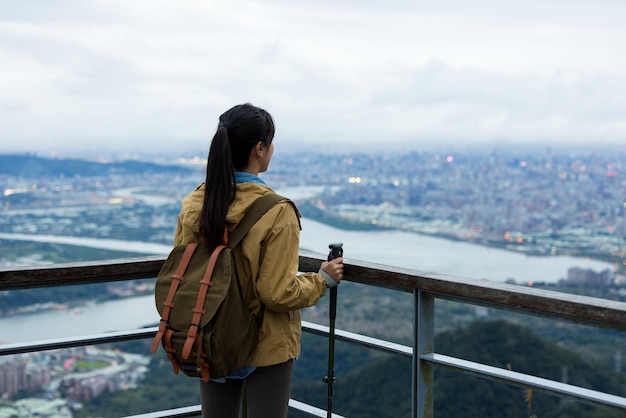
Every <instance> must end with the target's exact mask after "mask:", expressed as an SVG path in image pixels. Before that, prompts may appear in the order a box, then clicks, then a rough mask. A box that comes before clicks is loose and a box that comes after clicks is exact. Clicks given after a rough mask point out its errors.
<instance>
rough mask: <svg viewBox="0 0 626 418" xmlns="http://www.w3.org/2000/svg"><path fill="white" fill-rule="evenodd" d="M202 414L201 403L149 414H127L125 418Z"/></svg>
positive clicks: (164, 417) (193, 415) (197, 415)
mask: <svg viewBox="0 0 626 418" xmlns="http://www.w3.org/2000/svg"><path fill="white" fill-rule="evenodd" d="M201 415H202V407H201V406H200V405H194V406H186V407H183V408H176V409H166V410H163V411H156V412H149V413H147V414H139V415H127V416H126V417H124V418H178V417H199V416H201Z"/></svg>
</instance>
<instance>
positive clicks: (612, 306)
mask: <svg viewBox="0 0 626 418" xmlns="http://www.w3.org/2000/svg"><path fill="white" fill-rule="evenodd" d="M325 259H326V256H325V255H322V254H317V253H312V252H305V251H302V252H301V253H300V270H301V271H317V269H318V268H319V265H320V263H321V262H322V261H324V260H325ZM164 260H165V256H149V257H133V258H122V259H116V260H105V261H92V262H80V263H68V264H55V265H49V266H40V267H30V268H23V267H16V268H9V269H3V270H0V291H2V290H15V289H26V288H34V287H54V286H66V285H77V284H88V283H105V282H112V281H120V280H131V279H145V278H153V277H156V275H157V273H158V271H159V269H160V268H161V265H162V264H163V261H164ZM344 264H345V269H344V270H345V277H344V280H347V281H352V282H355V283H362V284H368V285H373V286H378V287H385V288H390V289H395V290H400V291H405V292H413V291H415V290H417V289H419V290H421V291H424V292H428V293H432V294H433V295H435V296H436V297H437V298H440V299H449V300H457V301H461V302H465V303H471V304H475V305H482V306H488V307H496V308H504V309H507V310H511V311H520V312H524V313H528V314H534V315H540V316H549V317H556V318H562V319H566V320H569V321H572V322H576V323H582V324H589V325H594V326H599V327H604V328H610V329H614V330H620V331H626V302H618V301H611V300H607V299H600V298H594V297H589V296H580V295H573V294H566V293H561V292H557V291H552V290H545V289H537V288H533V287H528V286H520V285H513V284H506V283H497V282H493V281H487V280H476V279H468V278H463V277H458V276H451V275H445V274H436V273H427V272H422V271H419V270H411V269H405V268H401V267H395V266H388V265H383V264H377V263H370V262H367V261H361V260H352V259H347V258H346V259H345V261H344Z"/></svg>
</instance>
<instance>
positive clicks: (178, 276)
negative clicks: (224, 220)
mask: <svg viewBox="0 0 626 418" xmlns="http://www.w3.org/2000/svg"><path fill="white" fill-rule="evenodd" d="M197 247H198V244H197V243H192V244H189V245H188V246H187V248H185V252H184V253H183V257H182V259H181V260H180V264H179V265H178V268H177V269H176V272H174V274H172V283H171V284H170V289H169V292H168V293H167V298H166V299H165V302H163V315H162V316H161V320H160V321H159V330H158V331H157V333H156V335H155V336H154V340H153V341H152V347H151V348H150V351H151V352H152V354H154V353H155V352H156V350H157V347H158V346H159V342H160V341H161V339H162V338H163V335H165V330H166V329H167V326H168V321H169V319H170V312H171V310H172V308H173V307H174V295H175V294H176V290H178V286H179V285H180V282H182V281H183V280H185V270H187V266H188V265H189V261H190V260H191V256H192V255H193V253H194V251H196V248H197Z"/></svg>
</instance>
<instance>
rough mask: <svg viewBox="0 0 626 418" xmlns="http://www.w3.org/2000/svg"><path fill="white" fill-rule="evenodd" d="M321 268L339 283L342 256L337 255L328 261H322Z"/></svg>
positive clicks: (341, 272) (341, 271) (341, 273)
mask: <svg viewBox="0 0 626 418" xmlns="http://www.w3.org/2000/svg"><path fill="white" fill-rule="evenodd" d="M321 269H322V270H324V271H325V272H326V273H327V274H328V275H329V276H330V277H332V278H333V280H334V281H336V282H337V283H339V282H340V281H341V279H342V278H343V257H337V258H334V259H332V260H330V261H324V262H323V263H322V267H321Z"/></svg>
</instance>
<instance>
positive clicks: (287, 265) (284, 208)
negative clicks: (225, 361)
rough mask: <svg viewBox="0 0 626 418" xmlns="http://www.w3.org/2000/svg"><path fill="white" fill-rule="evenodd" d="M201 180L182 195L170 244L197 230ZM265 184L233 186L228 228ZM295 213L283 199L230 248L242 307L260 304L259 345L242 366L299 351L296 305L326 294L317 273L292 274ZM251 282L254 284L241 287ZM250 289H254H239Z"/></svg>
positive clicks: (187, 238)
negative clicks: (233, 248)
mask: <svg viewBox="0 0 626 418" xmlns="http://www.w3.org/2000/svg"><path fill="white" fill-rule="evenodd" d="M204 190H205V188H204V183H202V184H201V185H200V186H198V188H196V190H194V191H193V192H191V193H189V194H188V195H187V196H185V197H184V198H183V201H182V208H181V211H180V214H179V216H178V223H177V226H176V233H175V235H174V245H175V246H176V245H180V244H188V243H190V242H193V240H194V232H195V233H196V234H197V233H198V232H199V221H198V217H199V215H200V210H201V209H202V201H203V199H204ZM271 192H272V189H270V188H269V187H267V186H265V185H262V184H258V183H253V182H246V183H240V184H237V192H236V194H235V200H234V201H233V203H232V204H231V206H230V208H229V210H228V215H227V217H226V222H227V226H228V230H229V231H232V230H233V229H234V228H235V226H237V224H238V223H239V222H240V221H241V220H242V219H243V217H244V215H245V213H246V211H247V210H248V209H249V208H250V206H251V205H252V203H253V202H254V201H255V200H256V199H257V198H259V197H261V196H262V195H264V194H266V193H271ZM299 216H300V214H299V213H296V211H295V210H294V207H293V206H292V205H291V204H290V203H289V202H281V203H278V204H277V205H275V206H274V207H272V208H271V209H270V210H269V211H268V212H267V213H266V214H265V215H263V217H262V218H261V219H260V220H259V221H258V222H257V223H256V224H255V225H254V226H253V227H252V229H250V232H248V234H247V235H246V236H245V237H244V238H243V240H242V241H241V243H240V244H239V245H238V247H237V248H236V249H235V253H234V254H235V264H236V268H237V272H238V275H239V281H240V284H241V289H242V292H243V293H242V297H243V299H244V302H245V304H246V306H247V307H248V309H249V310H250V311H251V312H253V313H255V314H256V313H258V312H259V311H260V310H261V306H263V307H265V312H264V315H263V322H262V323H261V328H260V332H259V343H258V345H257V348H256V349H255V350H254V351H253V352H252V354H251V355H250V358H249V359H248V361H249V364H248V366H259V367H260V366H271V365H274V364H279V363H283V362H285V361H287V360H290V359H293V358H296V357H297V356H298V355H299V354H300V335H301V333H302V329H301V322H300V311H299V309H300V308H305V307H308V306H313V305H315V304H316V303H317V301H318V300H319V299H320V298H321V297H322V296H324V295H325V294H326V282H325V281H324V278H323V276H322V275H321V274H318V273H305V274H300V275H298V256H299V255H298V254H299V246H300V222H299ZM247 280H254V283H255V286H246V285H245V283H246V281H247ZM250 288H252V289H254V293H252V292H250V291H248V292H246V291H245V289H250Z"/></svg>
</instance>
